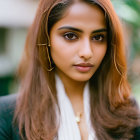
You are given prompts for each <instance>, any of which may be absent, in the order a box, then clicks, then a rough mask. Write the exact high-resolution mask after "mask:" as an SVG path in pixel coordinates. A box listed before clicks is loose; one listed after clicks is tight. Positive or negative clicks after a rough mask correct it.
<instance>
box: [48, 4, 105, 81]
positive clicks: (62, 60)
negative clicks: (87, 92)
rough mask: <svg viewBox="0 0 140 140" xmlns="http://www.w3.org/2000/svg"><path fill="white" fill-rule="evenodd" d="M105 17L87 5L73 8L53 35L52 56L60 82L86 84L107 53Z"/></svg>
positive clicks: (55, 25) (51, 35)
mask: <svg viewBox="0 0 140 140" xmlns="http://www.w3.org/2000/svg"><path fill="white" fill-rule="evenodd" d="M106 31H107V27H106V23H105V16H104V13H103V12H102V11H101V10H100V9H99V8H98V7H97V6H91V5H88V4H86V3H84V2H78V3H75V4H73V5H72V6H71V7H70V8H69V9H68V11H67V12H66V13H65V15H64V17H63V18H62V19H60V20H59V21H58V22H57V23H56V24H54V26H53V27H52V29H51V31H50V40H51V48H50V49H51V56H52V59H53V61H54V63H55V65H56V71H57V73H58V75H59V76H60V77H61V78H68V79H70V80H74V81H80V82H85V81H87V80H89V79H90V78H91V77H92V75H93V74H94V73H95V71H96V70H97V68H98V67H99V65H100V63H101V62H102V60H103V58H104V56H105V53H106V50H107V32H106Z"/></svg>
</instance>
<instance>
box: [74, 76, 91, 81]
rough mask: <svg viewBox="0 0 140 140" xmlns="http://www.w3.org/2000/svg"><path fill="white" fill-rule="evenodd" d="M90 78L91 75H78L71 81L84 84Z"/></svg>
mask: <svg viewBox="0 0 140 140" xmlns="http://www.w3.org/2000/svg"><path fill="white" fill-rule="evenodd" d="M92 76H93V75H85V74H80V75H77V76H74V78H73V80H75V81H79V82H86V81H88V80H90V78H91V77H92Z"/></svg>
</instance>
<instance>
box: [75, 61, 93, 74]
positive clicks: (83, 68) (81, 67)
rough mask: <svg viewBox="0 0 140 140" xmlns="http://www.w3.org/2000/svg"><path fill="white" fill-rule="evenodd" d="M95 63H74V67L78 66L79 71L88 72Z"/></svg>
mask: <svg viewBox="0 0 140 140" xmlns="http://www.w3.org/2000/svg"><path fill="white" fill-rule="evenodd" d="M93 66H94V65H93V64H91V63H79V64H76V65H74V67H75V68H76V70H78V71H79V72H88V71H90V70H91V68H92V67H93Z"/></svg>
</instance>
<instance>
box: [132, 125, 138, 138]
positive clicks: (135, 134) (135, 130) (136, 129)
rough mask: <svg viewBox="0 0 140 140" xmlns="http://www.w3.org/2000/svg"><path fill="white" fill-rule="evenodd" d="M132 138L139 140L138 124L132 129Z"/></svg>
mask: <svg viewBox="0 0 140 140" xmlns="http://www.w3.org/2000/svg"><path fill="white" fill-rule="evenodd" d="M133 140H140V126H139V127H137V128H135V129H134V139H133Z"/></svg>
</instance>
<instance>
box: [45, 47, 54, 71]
mask: <svg viewBox="0 0 140 140" xmlns="http://www.w3.org/2000/svg"><path fill="white" fill-rule="evenodd" d="M48 47H50V45H48V46H46V49H47V55H48V60H49V68H48V71H52V70H53V69H54V67H53V66H52V62H51V58H50V55H49V48H48Z"/></svg>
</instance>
